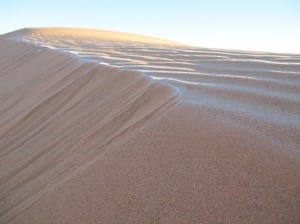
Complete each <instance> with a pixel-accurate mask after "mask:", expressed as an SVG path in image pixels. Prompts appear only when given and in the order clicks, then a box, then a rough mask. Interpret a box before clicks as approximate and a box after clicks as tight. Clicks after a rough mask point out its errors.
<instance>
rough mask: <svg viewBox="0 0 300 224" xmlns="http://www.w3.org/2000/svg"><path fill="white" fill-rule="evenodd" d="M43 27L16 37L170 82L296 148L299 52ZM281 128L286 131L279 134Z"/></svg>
mask: <svg viewBox="0 0 300 224" xmlns="http://www.w3.org/2000/svg"><path fill="white" fill-rule="evenodd" d="M44 32H45V33H43V32H30V33H29V34H28V35H22V36H21V39H22V40H25V41H29V42H33V43H36V44H38V45H42V46H46V47H50V48H54V49H58V50H61V51H65V52H69V53H72V54H74V55H76V56H78V57H80V58H83V59H87V60H91V61H94V62H97V63H99V64H104V65H109V66H113V67H117V68H121V69H125V70H131V71H132V70H133V71H140V72H142V73H144V74H146V75H148V76H150V77H152V78H153V79H156V80H160V81H163V82H166V83H169V84H171V85H173V86H175V87H176V88H177V89H178V90H180V92H181V97H182V98H183V99H184V102H191V103H193V104H198V105H200V106H202V107H209V108H214V109H215V110H217V111H223V112H224V113H226V116H233V117H235V119H239V120H243V121H244V123H246V125H248V126H256V128H255V130H254V131H261V132H262V134H264V135H269V137H271V138H272V139H273V141H278V142H281V143H284V144H289V147H291V148H293V149H296V150H298V148H299V144H300V142H299V139H300V135H299V133H300V55H296V54H275V53H263V52H245V51H244V52H243V51H230V50H218V49H205V48H196V47H189V46H182V45H174V44H173V45H166V44H165V43H164V42H163V43H161V44H151V43H138V42H130V41H127V42H126V41H118V40H117V41H113V40H112V41H110V40H107V39H91V38H85V39H84V38H82V37H81V36H80V35H78V36H76V35H75V34H74V32H73V34H72V35H70V34H69V35H67V34H66V33H64V35H62V34H60V33H59V32H58V31H55V32H54V31H53V33H51V32H50V31H49V32H47V30H46V31H44ZM171 44H172V43H171ZM271 127H272V128H271ZM275 129H276V131H275ZM284 132H285V133H286V132H289V133H290V134H289V135H288V136H286V135H285V136H286V138H284V139H281V137H280V136H282V133H284ZM287 140H288V141H287Z"/></svg>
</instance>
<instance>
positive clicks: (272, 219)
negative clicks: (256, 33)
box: [0, 29, 300, 224]
mask: <svg viewBox="0 0 300 224" xmlns="http://www.w3.org/2000/svg"><path fill="white" fill-rule="evenodd" d="M0 55H1V57H0V102H1V104H0V105H1V107H0V140H1V142H0V167H1V170H0V181H1V182H0V223H22V224H23V223H218V222H219V223H299V222H300V197H299V195H300V155H299V153H300V152H299V151H300V149H299V148H300V134H299V133H300V56H299V55H284V54H271V53H257V52H238V51H222V50H214V49H202V48H195V47H189V46H184V45H180V44H178V43H174V42H168V41H165V40H160V39H153V38H149V37H142V36H137V35H130V34H123V33H113V32H106V31H92V30H78V29H35V30H30V29H25V30H21V31H17V32H14V33H11V34H8V35H4V36H2V37H0ZM83 59H88V60H83Z"/></svg>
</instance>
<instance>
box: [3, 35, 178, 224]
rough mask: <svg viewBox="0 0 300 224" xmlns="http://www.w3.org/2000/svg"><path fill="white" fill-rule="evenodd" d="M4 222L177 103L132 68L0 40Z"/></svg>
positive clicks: (165, 89)
mask: <svg viewBox="0 0 300 224" xmlns="http://www.w3.org/2000/svg"><path fill="white" fill-rule="evenodd" d="M0 51H1V52H7V53H6V54H3V53H2V55H1V61H0V70H1V96H0V97H1V98H0V99H1V116H0V126H1V129H0V134H1V154H0V156H1V193H0V196H1V221H2V222H3V223H4V222H7V221H9V220H10V219H12V218H13V217H14V216H16V215H17V214H19V213H21V212H23V210H24V209H26V208H28V207H29V206H30V205H31V204H32V203H33V202H35V201H36V200H37V199H38V198H40V197H41V196H42V195H43V194H45V193H46V192H47V191H49V189H51V188H52V187H53V186H55V185H56V184H57V183H58V182H61V181H64V180H65V179H66V178H68V177H70V176H72V175H74V174H75V173H76V172H77V171H78V170H80V169H83V168H84V167H85V166H87V165H88V164H89V163H90V162H91V161H93V160H96V159H97V158H99V157H100V156H101V155H102V154H103V153H104V152H105V150H106V149H107V147H108V146H109V144H110V143H111V142H118V141H120V140H121V139H122V136H123V135H126V136H130V135H131V134H132V133H134V131H135V130H136V129H137V128H139V127H142V126H144V125H145V123H147V122H149V121H150V120H152V119H154V118H155V117H156V116H158V115H161V114H163V113H164V112H166V111H167V110H168V109H170V108H171V107H172V106H174V104H175V103H176V91H175V89H173V88H171V87H166V86H162V85H160V84H158V83H154V82H153V81H151V80H150V79H149V78H147V77H145V76H142V75H141V74H139V73H135V72H125V71H120V70H119V69H115V68H110V67H106V66H101V65H97V64H95V63H82V62H80V61H78V60H76V59H74V58H71V57H70V56H66V55H63V54H62V53H59V52H53V51H49V50H48V49H45V48H37V47H33V46H31V45H28V44H23V43H16V42H12V41H7V40H1V42H0Z"/></svg>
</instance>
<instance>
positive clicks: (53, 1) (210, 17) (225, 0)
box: [0, 0, 300, 53]
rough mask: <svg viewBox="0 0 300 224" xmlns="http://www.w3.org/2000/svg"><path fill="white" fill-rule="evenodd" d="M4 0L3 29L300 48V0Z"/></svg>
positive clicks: (215, 45)
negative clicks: (93, 30) (100, 31)
mask: <svg viewBox="0 0 300 224" xmlns="http://www.w3.org/2000/svg"><path fill="white" fill-rule="evenodd" d="M0 1H1V3H0V4H1V8H0V33H6V32H8V31H12V30H16V29H20V28H24V27H48V26H51V27H82V28H97V29H108V30H115V31H124V32H131V33H138V34H144V35H150V36H156V37H162V38H166V39H170V40H175V41H181V42H184V43H188V44H193V45H197V46H202V47H212V48H229V49H246V50H264V51H273V52H294V53H300V0H206V1H204V0H147V1H146V0H48V1H47V0H44V1H42V0H0Z"/></svg>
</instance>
